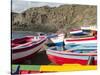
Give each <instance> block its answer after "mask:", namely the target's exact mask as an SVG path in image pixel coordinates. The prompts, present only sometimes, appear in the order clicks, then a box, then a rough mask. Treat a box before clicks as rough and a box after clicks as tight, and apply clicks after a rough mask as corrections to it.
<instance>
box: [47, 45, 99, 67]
mask: <svg viewBox="0 0 100 75" xmlns="http://www.w3.org/2000/svg"><path fill="white" fill-rule="evenodd" d="M69 46H71V47H69ZM69 46H68V45H67V47H65V49H63V50H62V49H58V48H56V47H50V48H49V49H47V50H46V53H47V55H48V58H49V60H51V62H52V63H54V64H58V65H62V64H81V65H96V64H97V53H96V49H97V47H96V44H83V45H75V44H74V45H73V44H72V45H71V44H70V45H69Z"/></svg>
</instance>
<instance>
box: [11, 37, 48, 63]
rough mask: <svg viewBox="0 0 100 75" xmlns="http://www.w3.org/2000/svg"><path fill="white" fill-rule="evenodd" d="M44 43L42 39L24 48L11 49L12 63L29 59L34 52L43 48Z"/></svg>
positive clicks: (44, 39)
mask: <svg viewBox="0 0 100 75" xmlns="http://www.w3.org/2000/svg"><path fill="white" fill-rule="evenodd" d="M46 42H47V40H46V38H43V39H41V40H40V41H39V42H37V43H32V44H30V45H29V46H26V47H24V48H15V49H12V62H13V63H16V62H20V61H23V60H25V59H28V58H31V57H32V56H34V54H35V53H36V52H38V51H40V50H42V49H43V48H44V47H43V46H44V44H45V43H46Z"/></svg>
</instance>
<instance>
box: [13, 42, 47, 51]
mask: <svg viewBox="0 0 100 75" xmlns="http://www.w3.org/2000/svg"><path fill="white" fill-rule="evenodd" d="M45 41H46V40H43V41H41V42H39V43H37V44H35V45H34V44H33V45H32V46H30V47H26V48H21V49H13V50H12V53H17V52H23V51H27V50H29V49H32V48H35V47H37V46H39V45H40V44H42V43H44V42H45Z"/></svg>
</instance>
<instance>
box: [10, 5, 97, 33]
mask: <svg viewBox="0 0 100 75" xmlns="http://www.w3.org/2000/svg"><path fill="white" fill-rule="evenodd" d="M96 16H97V7H96V6H92V5H61V6H59V7H49V6H43V7H35V8H30V9H28V10H26V11H24V12H22V13H14V12H12V30H13V31H42V32H56V31H58V30H59V29H62V30H64V31H67V30H70V29H73V28H77V27H80V26H83V25H94V24H95V25H96V21H97V17H96Z"/></svg>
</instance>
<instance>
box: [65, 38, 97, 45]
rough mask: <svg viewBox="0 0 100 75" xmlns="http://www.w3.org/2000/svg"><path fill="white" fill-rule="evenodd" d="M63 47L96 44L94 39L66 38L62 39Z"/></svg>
mask: <svg viewBox="0 0 100 75" xmlns="http://www.w3.org/2000/svg"><path fill="white" fill-rule="evenodd" d="M64 43H65V45H67V44H69V43H75V44H84V43H97V38H96V37H86V38H66V39H64Z"/></svg>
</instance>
